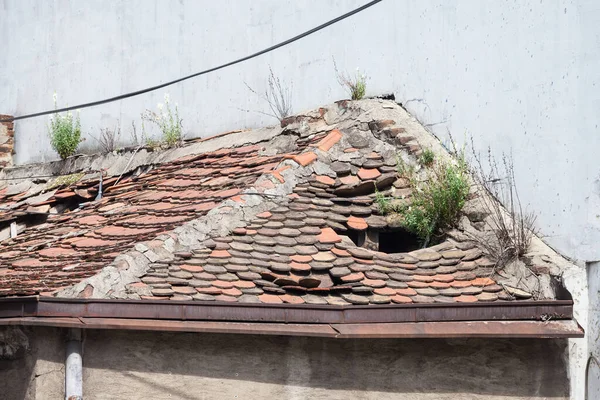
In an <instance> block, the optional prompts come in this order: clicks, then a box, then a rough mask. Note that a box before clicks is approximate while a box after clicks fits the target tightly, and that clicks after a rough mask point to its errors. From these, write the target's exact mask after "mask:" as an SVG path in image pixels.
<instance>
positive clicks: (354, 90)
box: [333, 59, 367, 100]
mask: <svg viewBox="0 0 600 400" xmlns="http://www.w3.org/2000/svg"><path fill="white" fill-rule="evenodd" d="M333 68H334V69H335V74H336V75H337V80H338V83H339V84H340V85H341V86H343V87H345V88H346V89H347V90H348V91H349V92H350V97H351V98H352V100H360V99H362V98H363V97H365V94H366V92H367V76H366V75H365V74H364V73H362V72H360V69H358V68H356V72H355V74H354V76H352V75H349V74H346V73H342V72H340V71H339V70H338V68H337V65H336V63H335V59H334V60H333Z"/></svg>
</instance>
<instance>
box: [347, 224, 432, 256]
mask: <svg viewBox="0 0 600 400" xmlns="http://www.w3.org/2000/svg"><path fill="white" fill-rule="evenodd" d="M340 235H345V236H347V237H348V238H349V239H350V240H352V242H353V243H354V245H355V246H357V247H365V248H368V249H371V250H376V251H379V252H381V253H388V254H390V253H407V252H410V251H413V250H418V249H420V248H421V240H420V239H419V238H418V237H417V236H416V235H414V234H412V233H410V232H408V231H407V230H405V229H370V230H369V231H368V232H365V231H357V230H354V229H348V230H347V231H346V232H344V233H340Z"/></svg>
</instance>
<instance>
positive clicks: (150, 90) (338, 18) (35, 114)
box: [0, 0, 382, 122]
mask: <svg viewBox="0 0 600 400" xmlns="http://www.w3.org/2000/svg"><path fill="white" fill-rule="evenodd" d="M381 1H382V0H373V1H371V2H369V3H367V4H365V5H363V6H361V7H359V8H356V9H354V10H352V11H350V12H347V13H346V14H343V15H340V16H339V17H337V18H334V19H332V20H330V21H327V22H325V23H324V24H321V25H319V26H317V27H315V28H312V29H311V30H309V31H306V32H303V33H301V34H299V35H297V36H294V37H293V38H290V39H288V40H285V41H283V42H280V43H278V44H276V45H273V46H271V47H267V48H266V49H263V50H261V51H259V52H256V53H254V54H250V55H248V56H246V57H243V58H239V59H237V60H234V61H230V62H228V63H226V64H222V65H219V66H218V67H213V68H210V69H207V70H204V71H200V72H196V73H194V74H191V75H188V76H184V77H182V78H179V79H175V80H173V81H170V82H165V83H161V84H159V85H156V86H152V87H149V88H146V89H141V90H137V91H135V92H129V93H125V94H121V95H118V96H115V97H110V98H108V99H104V100H97V101H92V102H90V103H83V104H78V105H76V106H70V107H63V108H57V109H54V110H48V111H41V112H37V113H33V114H25V115H19V116H16V117H11V118H4V119H0V122H11V121H17V120H22V119H29V118H34V117H41V116H43V115H49V114H55V113H59V112H64V111H71V110H76V109H81V108H88V107H94V106H99V105H101V104H106V103H111V102H113V101H118V100H123V99H127V98H129V97H134V96H139V95H141V94H144V93H148V92H152V91H155V90H158V89H162V88H164V87H167V86H171V85H174V84H176V83H179V82H183V81H185V80H187V79H191V78H195V77H197V76H200V75H204V74H208V73H210V72H214V71H218V70H220V69H223V68H226V67H230V66H232V65H235V64H239V63H241V62H244V61H247V60H250V59H252V58H256V57H258V56H261V55H263V54H266V53H269V52H271V51H273V50H276V49H278V48H280V47H284V46H287V45H288V44H290V43H293V42H295V41H297V40H300V39H302V38H304V37H306V36H309V35H312V34H313V33H315V32H318V31H320V30H322V29H324V28H327V27H328V26H331V25H333V24H335V23H337V22H340V21H342V20H344V19H346V18H348V17H351V16H352V15H354V14H358V13H359V12H361V11H364V10H366V9H367V8H369V7H371V6H374V5H375V4H377V3H379V2H381Z"/></svg>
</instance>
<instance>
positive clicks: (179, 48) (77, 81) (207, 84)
mask: <svg viewBox="0 0 600 400" xmlns="http://www.w3.org/2000/svg"><path fill="white" fill-rule="evenodd" d="M364 3H366V0H332V1H326V2H324V1H320V0H303V1H296V0H285V1H284V0H261V1H259V2H257V1H253V0H226V1H220V2H213V1H192V0H188V1H186V0H182V1H180V2H179V3H174V2H172V1H168V0H153V1H143V0H137V1H136V0H116V1H111V2H105V1H101V0H90V1H86V2H79V1H66V0H63V1H55V2H38V1H35V0H0V11H1V12H2V16H3V17H2V18H0V37H2V38H3V41H2V47H3V57H1V58H0V87H1V88H2V90H1V91H0V112H1V113H5V114H14V115H19V114H22V113H28V112H33V111H39V110H42V109H47V108H51V107H52V106H53V104H52V93H53V92H54V91H56V92H57V93H58V97H59V103H60V104H71V105H72V104H76V103H79V102H85V101H90V100H97V99H99V98H105V97H109V96H113V95H116V94H120V93H123V92H128V91H132V90H136V89H140V88H143V87H146V86H149V85H154V84H156V83H158V82H164V81H167V80H170V79H173V78H176V77H180V76H183V75H186V74H189V73H192V72H195V71H199V70H202V69H205V68H208V67H212V66H215V65H218V64H220V63H223V62H226V61H230V60H232V59H235V58H237V57H240V56H244V55H247V54H249V53H251V52H254V51H257V50H259V49H261V48H264V47H267V46H269V45H271V44H273V43H275V42H278V41H281V40H284V39H286V38H288V37H291V36H293V35H295V34H298V33H300V32H302V31H304V30H307V29H309V28H312V27H314V26H316V25H318V24H320V23H322V22H324V21H326V20H328V19H330V18H333V17H335V16H338V15H340V14H342V13H343V12H346V11H348V10H351V9H353V8H356V7H357V6H359V5H362V4H364ZM599 18H600V3H598V2H595V1H585V0H561V1H553V2H540V1H537V0H530V1H512V2H499V1H495V0H485V1H480V0H460V1H454V2H448V1H443V0H426V1H409V2H406V1H384V2H382V3H380V4H378V5H376V6H374V7H372V8H370V9H369V10H367V11H365V12H363V13H361V14H360V15H358V16H354V17H352V18H351V19H348V20H346V21H343V22H341V23H339V24H337V25H335V26H333V27H331V28H328V29H327V30H324V31H321V32H319V33H317V34H315V35H313V36H311V37H308V38H305V39H303V40H302V41H300V42H297V43H295V44H293V45H290V46H288V47H286V48H283V49H279V50H277V51H275V52H273V53H271V54H268V55H266V56H262V57H260V58H257V59H254V60H251V61H248V62H245V63H243V64H240V65H236V66H234V67H231V68H228V69H225V70H222V71H218V72H216V73H213V74H210V75H207V76H202V77H199V78H196V79H193V80H191V81H187V82H185V83H182V84H178V85H176V86H173V87H171V88H169V89H168V90H167V91H168V92H169V93H170V97H171V99H172V101H173V102H178V104H179V108H180V112H181V116H182V118H183V120H184V128H185V130H186V132H187V133H188V135H189V136H205V135H211V134H215V133H219V132H222V131H226V130H231V129H239V128H244V127H256V126H262V125H264V124H265V123H273V122H274V120H273V119H270V118H269V117H265V116H264V115H262V114H259V113H257V112H246V111H243V110H253V111H254V110H256V111H267V107H266V104H264V103H261V102H260V101H259V100H258V99H257V97H256V96H254V95H252V94H251V93H250V92H249V91H248V89H247V88H246V87H245V85H244V82H247V83H248V84H249V85H250V86H252V87H253V88H254V89H256V90H257V91H259V92H261V91H263V90H264V88H265V84H266V78H267V74H268V66H269V65H271V66H272V67H273V70H274V72H275V73H276V74H277V75H278V76H280V77H281V78H282V79H283V81H284V82H287V83H288V84H293V102H294V109H295V111H297V112H299V111H302V110H305V109H309V108H313V107H318V106H320V105H322V104H327V103H330V102H331V101H332V100H335V99H339V98H343V97H345V96H346V94H345V92H344V90H343V89H342V88H341V87H340V86H339V85H338V84H337V82H336V78H335V73H334V69H333V63H332V57H335V59H336V60H337V64H338V67H339V68H340V69H341V70H347V71H349V72H350V73H353V72H354V70H355V68H356V67H360V68H361V69H362V70H363V71H364V72H365V73H366V74H367V75H368V76H369V80H368V89H367V92H368V94H371V95H373V94H380V93H384V92H391V91H393V92H394V93H395V94H396V96H397V100H399V101H400V102H402V103H403V104H404V105H405V106H406V107H407V108H408V110H410V111H411V112H413V113H414V114H415V115H416V116H417V117H418V118H419V119H420V120H421V121H423V122H424V123H425V124H428V125H430V126H429V128H430V129H431V130H432V131H433V132H434V133H436V134H437V135H439V136H440V137H443V136H445V135H446V132H447V131H450V132H452V133H453V135H454V137H455V138H456V139H457V140H459V141H462V139H463V136H464V134H465V133H466V134H467V135H472V136H473V137H474V139H475V143H476V145H477V147H479V148H480V149H485V148H486V147H487V146H488V145H490V146H492V147H493V150H494V152H495V153H497V154H500V153H501V152H503V151H506V152H508V151H512V153H513V155H514V158H515V166H516V169H517V180H518V184H519V186H520V188H521V191H520V194H521V198H522V200H523V202H524V203H525V204H528V203H531V207H533V208H534V209H535V210H537V211H538V212H539V220H538V221H539V225H540V227H541V228H542V233H543V234H544V235H545V237H546V240H547V241H548V242H549V243H551V244H552V245H554V246H555V247H557V248H558V249H559V250H561V251H562V252H563V253H564V254H566V255H568V256H569V257H572V258H574V259H577V260H581V261H593V260H598V259H600V246H597V245H596V243H598V242H600V216H599V215H598V209H600V165H599V164H598V163H597V154H598V152H599V151H600V135H598V124H599V122H600V114H599V113H598V112H597V109H598V105H599V104H600V90H598V87H599V86H600V72H599V71H600V68H599V59H600V53H598V52H597V51H596V49H598V48H599V46H600V28H598V24H597V21H598V19H599ZM164 92H165V91H160V92H157V93H153V94H148V95H144V96H141V97H139V98H135V99H130V100H125V101H122V102H117V103H113V104H109V105H104V106H101V107H97V108H94V109H87V110H84V111H82V114H81V118H82V124H83V127H84V129H85V130H86V132H88V133H89V134H91V135H96V136H98V134H99V130H100V128H112V127H114V126H115V125H116V124H117V122H118V121H120V124H121V126H122V128H123V129H122V131H123V132H122V135H121V136H122V137H121V139H122V140H124V141H128V140H129V139H130V135H129V131H130V126H131V121H132V120H133V119H136V120H137V124H138V131H139V129H140V122H139V115H140V113H141V112H142V111H143V110H144V109H146V108H155V107H156V105H157V103H159V102H163V99H162V98H163V94H164ZM46 123H47V119H46V118H37V119H33V120H30V121H23V122H19V123H18V124H17V127H16V131H17V139H16V161H17V163H27V162H32V161H41V160H49V159H54V158H56V156H55V154H54V153H53V152H52V151H51V149H50V146H49V141H48V138H47V133H46ZM85 146H87V147H97V143H96V142H95V141H94V140H93V139H91V137H90V136H89V135H87V141H86V142H85ZM85 146H84V147H85Z"/></svg>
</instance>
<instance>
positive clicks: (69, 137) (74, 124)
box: [48, 93, 82, 160]
mask: <svg viewBox="0 0 600 400" xmlns="http://www.w3.org/2000/svg"><path fill="white" fill-rule="evenodd" d="M53 98H54V108H55V109H57V108H58V106H57V95H56V93H54V96H53ZM48 133H49V134H50V145H51V146H52V148H53V149H54V150H55V151H56V152H57V153H58V155H59V156H60V158H61V159H63V160H64V159H66V158H67V157H69V156H72V155H73V154H75V151H77V147H78V146H79V143H81V142H82V140H81V123H80V121H79V111H77V115H76V116H75V117H73V114H72V113H71V112H70V111H67V112H66V113H65V114H60V113H56V114H53V115H52V116H51V117H50V125H48Z"/></svg>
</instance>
